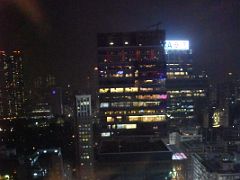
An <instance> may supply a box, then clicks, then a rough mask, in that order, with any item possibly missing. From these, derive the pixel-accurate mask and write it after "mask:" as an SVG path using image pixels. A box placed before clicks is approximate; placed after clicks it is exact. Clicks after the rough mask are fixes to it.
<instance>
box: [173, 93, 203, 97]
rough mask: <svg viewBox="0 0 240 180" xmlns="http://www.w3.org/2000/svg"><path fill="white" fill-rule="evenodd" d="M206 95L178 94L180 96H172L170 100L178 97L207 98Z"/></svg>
mask: <svg viewBox="0 0 240 180" xmlns="http://www.w3.org/2000/svg"><path fill="white" fill-rule="evenodd" d="M205 96H206V94H205V93H187V94H178V95H170V96H169V97H170V98H176V97H205Z"/></svg>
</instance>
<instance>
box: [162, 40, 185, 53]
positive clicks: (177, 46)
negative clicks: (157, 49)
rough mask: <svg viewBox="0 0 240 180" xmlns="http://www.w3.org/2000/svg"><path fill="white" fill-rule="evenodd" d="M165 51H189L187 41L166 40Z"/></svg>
mask: <svg viewBox="0 0 240 180" xmlns="http://www.w3.org/2000/svg"><path fill="white" fill-rule="evenodd" d="M164 49H165V50H166V51H169V50H189V41H185V40H184V41H181V40H166V41H165V47H164Z"/></svg>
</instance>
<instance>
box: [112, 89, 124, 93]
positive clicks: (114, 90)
mask: <svg viewBox="0 0 240 180" xmlns="http://www.w3.org/2000/svg"><path fill="white" fill-rule="evenodd" d="M110 92H112V93H120V92H123V88H110Z"/></svg>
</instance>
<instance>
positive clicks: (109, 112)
mask: <svg viewBox="0 0 240 180" xmlns="http://www.w3.org/2000/svg"><path fill="white" fill-rule="evenodd" d="M164 41H165V32H164V31H163V30H157V31H144V32H126V33H105V34H98V79H99V105H100V107H99V120H100V124H101V130H102V134H101V135H102V137H112V136H121V135H123V136H124V135H151V136H152V135H156V136H163V135H166V131H167V128H166V126H167V120H166V102H167V94H166V88H165V80H166V63H165V56H164Z"/></svg>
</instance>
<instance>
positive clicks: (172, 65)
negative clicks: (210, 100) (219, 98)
mask: <svg viewBox="0 0 240 180" xmlns="http://www.w3.org/2000/svg"><path fill="white" fill-rule="evenodd" d="M165 54H166V62H167V82H166V87H167V92H168V106H167V114H168V117H169V118H170V124H171V125H173V126H178V125H184V126H186V125H187V124H189V125H191V124H195V121H196V116H197V115H196V111H197V107H198V105H197V104H198V103H197V102H198V99H199V98H203V97H204V98H205V97H206V95H207V94H206V84H207V83H206V78H205V77H202V76H197V75H196V74H195V73H194V72H193V65H192V50H191V49H190V47H189V41H186V40H185V41H179V40H167V41H166V43H165Z"/></svg>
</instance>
